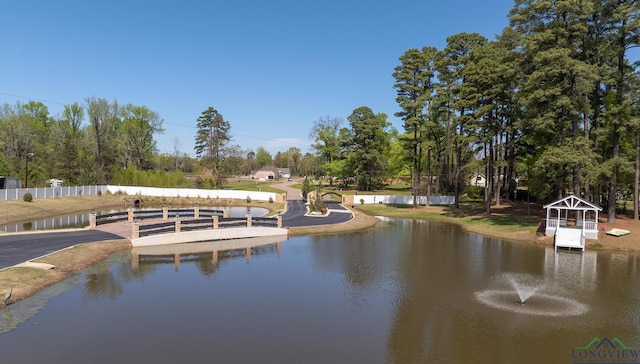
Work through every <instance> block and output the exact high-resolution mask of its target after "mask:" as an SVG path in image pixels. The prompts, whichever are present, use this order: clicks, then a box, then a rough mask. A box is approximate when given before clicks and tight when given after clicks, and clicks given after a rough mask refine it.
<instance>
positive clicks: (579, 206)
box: [543, 195, 602, 211]
mask: <svg viewBox="0 0 640 364" xmlns="http://www.w3.org/2000/svg"><path fill="white" fill-rule="evenodd" d="M543 208H545V209H547V210H548V209H558V210H597V211H602V207H598V206H596V205H594V204H592V203H591V202H589V201H586V200H583V199H581V198H580V197H577V196H574V195H569V196H567V197H565V198H563V199H561V200H558V201H556V202H552V203H550V204H548V205H545V206H543Z"/></svg>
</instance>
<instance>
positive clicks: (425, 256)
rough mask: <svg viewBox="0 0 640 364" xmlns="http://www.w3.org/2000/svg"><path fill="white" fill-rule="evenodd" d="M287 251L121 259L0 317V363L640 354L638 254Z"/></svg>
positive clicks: (447, 248)
mask: <svg viewBox="0 0 640 364" xmlns="http://www.w3.org/2000/svg"><path fill="white" fill-rule="evenodd" d="M282 239H283V240H281V241H278V242H277V243H276V242H274V241H265V243H269V244H268V245H264V246H261V247H254V248H250V249H246V248H240V249H235V250H229V251H220V252H218V253H212V251H213V250H215V249H217V248H213V246H214V245H211V246H212V248H211V251H207V247H206V246H202V245H201V246H199V247H198V249H195V250H196V251H195V252H188V251H181V252H180V253H179V254H177V253H171V252H168V253H167V252H165V253H164V255H163V254H155V255H154V254H153V253H149V252H147V253H145V252H140V251H134V252H133V253H132V252H125V253H121V254H116V255H113V256H111V257H110V258H109V259H108V260H106V261H104V262H102V263H100V264H98V265H96V266H94V267H91V268H90V269H87V270H86V271H84V272H82V273H79V274H76V275H74V276H72V277H70V278H69V279H67V280H66V281H64V282H62V283H60V284H58V285H55V286H52V287H50V288H49V289H46V290H44V291H42V292H40V293H39V294H37V295H35V296H34V297H32V298H29V299H26V300H23V301H18V302H16V303H14V304H11V305H10V306H8V307H7V308H5V309H2V310H3V319H2V322H3V326H2V327H1V328H0V329H1V330H2V332H3V333H1V334H0V352H1V353H2V361H3V362H18V363H41V362H45V361H46V362H53V363H62V362H76V363H80V362H82V363H89V362H90V363H115V362H127V363H130V362H152V363H176V362H190V363H192V362H196V363H197V362H207V363H211V362H215V363H578V362H586V361H581V360H587V359H588V358H587V357H588V356H589V355H597V353H598V350H600V349H604V348H608V349H609V350H608V353H610V355H618V359H616V358H607V360H608V361H609V362H621V361H614V359H615V360H619V358H620V356H621V355H624V356H627V355H628V356H627V358H630V356H631V355H634V353H635V354H636V355H637V354H638V350H637V349H638V348H640V309H639V307H640V306H639V305H640V272H639V269H638V264H639V261H638V259H639V255H637V254H633V253H625V252H619V253H618V252H615V253H614V252H612V253H595V252H585V253H582V252H580V253H577V252H555V251H554V250H553V249H549V248H545V247H540V246H533V245H531V244H520V243H514V242H508V241H503V240H497V239H489V238H485V237H482V236H479V235H476V234H469V233H466V232H464V231H462V230H461V229H460V228H458V227H457V226H453V225H448V224H442V223H434V222H424V221H412V220H397V219H389V220H385V221H384V222H382V223H380V224H378V226H376V227H375V228H372V229H370V230H368V231H365V232H357V233H347V234H335V235H326V236H305V237H292V238H289V239H286V238H282ZM276 240H277V239H276ZM236 243H238V244H240V243H241V242H236ZM222 249H223V248H220V250H222ZM132 257H133V259H132ZM516 301H524V304H520V303H516ZM596 338H597V340H596ZM594 340H595V341H594ZM601 343H604V344H602V345H601V346H599V347H598V348H596V346H597V345H598V344H601ZM610 344H611V345H613V346H614V347H612V346H611V345H610ZM623 345H624V346H623ZM603 355H609V354H603ZM635 359H636V360H638V358H635ZM600 362H602V359H600ZM627 362H637V361H627Z"/></svg>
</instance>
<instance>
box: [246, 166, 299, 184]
mask: <svg viewBox="0 0 640 364" xmlns="http://www.w3.org/2000/svg"><path fill="white" fill-rule="evenodd" d="M250 177H251V179H257V180H259V181H268V180H275V179H280V178H289V177H291V173H290V172H289V168H276V167H271V166H266V167H262V168H260V169H259V170H257V171H251V175H250Z"/></svg>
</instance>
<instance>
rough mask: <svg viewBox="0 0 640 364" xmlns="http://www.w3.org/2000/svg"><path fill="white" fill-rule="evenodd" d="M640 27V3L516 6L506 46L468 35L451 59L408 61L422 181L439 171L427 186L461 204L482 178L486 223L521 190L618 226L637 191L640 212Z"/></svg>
mask: <svg viewBox="0 0 640 364" xmlns="http://www.w3.org/2000/svg"><path fill="white" fill-rule="evenodd" d="M639 18H640V1H620V0H559V1H549V0H516V1H515V4H514V7H513V9H512V10H511V11H510V13H509V19H510V26H509V27H508V28H506V29H504V31H503V32H502V34H501V35H500V36H498V37H497V39H496V40H493V41H489V40H487V39H484V38H483V37H482V36H479V35H477V34H467V33H461V34H456V35H452V36H450V37H449V38H447V45H446V46H445V47H444V49H442V50H440V51H434V49H433V48H431V47H424V48H423V49H422V50H417V49H410V50H408V51H406V52H405V54H403V55H402V56H401V57H400V65H399V66H397V67H396V69H395V72H394V73H393V76H394V78H395V79H396V83H395V88H396V91H397V94H398V97H397V99H396V100H397V101H398V105H399V106H400V108H401V110H402V111H401V112H399V113H398V114H397V115H398V116H399V117H401V118H402V119H403V121H404V129H405V135H403V136H402V137H401V140H404V141H406V142H405V143H404V144H403V145H404V147H405V150H406V151H407V153H408V154H409V156H410V158H411V160H412V161H413V165H414V167H413V174H414V181H416V180H420V181H422V179H421V178H420V173H421V172H422V171H423V166H435V168H434V169H433V171H434V174H435V175H434V178H433V179H432V178H427V182H428V183H427V184H428V185H431V183H432V181H433V182H435V183H436V184H437V187H436V188H438V189H440V190H441V191H443V192H446V193H454V194H455V195H456V196H457V195H458V194H459V193H460V188H459V187H460V186H461V185H462V181H463V180H464V177H467V176H469V175H470V174H471V173H473V172H482V173H484V174H485V175H486V176H487V181H488V186H487V188H486V191H487V195H486V201H487V212H489V211H490V208H489V204H488V203H489V202H490V201H494V202H495V203H499V201H500V199H501V198H510V197H511V196H512V195H513V193H514V192H515V188H516V181H517V180H521V181H526V185H527V187H528V192H529V193H530V194H531V195H533V196H535V197H538V198H539V199H542V200H550V199H554V198H558V197H561V196H563V195H565V194H567V193H574V194H577V195H581V196H583V197H585V198H586V199H588V200H591V201H594V202H596V203H598V204H601V205H603V206H606V207H607V209H608V211H607V212H608V218H609V220H610V221H613V220H615V212H616V210H615V209H616V200H617V198H618V197H619V196H622V195H625V194H629V193H627V192H625V191H631V190H633V191H634V202H635V203H634V211H635V210H637V202H638V192H637V190H638V182H637V180H638V177H635V176H638V175H639V174H640V173H639V172H638V168H639V166H640V159H639V158H640V157H639V156H640V154H638V152H637V149H638V146H639V144H640V139H638V138H640V131H639V123H638V117H637V115H638V108H639V106H640V105H639V104H638V103H637V102H634V97H636V99H635V100H637V89H638V84H637V79H638V68H637V67H638V63H637V62H636V63H632V62H631V61H630V60H629V59H628V51H629V49H630V48H632V47H637V46H638V42H639V39H640V38H639V34H640V20H639ZM634 95H636V96H634ZM429 123H430V124H429ZM429 133H432V134H429ZM430 148H433V149H430ZM422 150H433V153H427V155H424V153H420V151H422ZM636 160H638V162H636ZM634 169H635V171H634ZM426 170H428V171H431V170H432V169H431V167H427V168H426ZM416 176H417V178H416ZM416 183H417V182H414V184H416ZM416 189H417V188H415V187H414V191H415V190H416ZM636 215H637V213H636Z"/></svg>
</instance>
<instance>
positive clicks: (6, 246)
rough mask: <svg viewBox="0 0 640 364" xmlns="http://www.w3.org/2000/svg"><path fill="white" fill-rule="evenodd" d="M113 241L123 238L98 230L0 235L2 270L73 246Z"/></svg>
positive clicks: (0, 265) (0, 263) (0, 267)
mask: <svg viewBox="0 0 640 364" xmlns="http://www.w3.org/2000/svg"><path fill="white" fill-rule="evenodd" d="M112 239H122V237H121V236H118V235H114V234H111V233H107V232H104V231H98V230H73V231H71V230H66V231H60V232H50V233H44V232H39V233H20V234H7V235H0V269H2V268H6V267H10V266H12V265H16V264H19V263H22V262H26V261H28V260H30V259H34V258H37V257H41V256H43V255H46V254H49V253H53V252H55V251H58V250H60V249H64V248H68V247H70V246H73V245H77V244H82V243H88V242H91V241H101V240H112Z"/></svg>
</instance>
